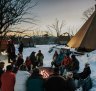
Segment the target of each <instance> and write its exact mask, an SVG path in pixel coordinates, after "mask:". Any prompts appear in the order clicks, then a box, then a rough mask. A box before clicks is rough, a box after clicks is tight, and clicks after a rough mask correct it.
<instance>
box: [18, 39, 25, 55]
mask: <svg viewBox="0 0 96 91" xmlns="http://www.w3.org/2000/svg"><path fill="white" fill-rule="evenodd" d="M23 47H24V44H23V42H22V41H21V42H20V44H19V48H18V51H19V53H20V54H22V52H23Z"/></svg>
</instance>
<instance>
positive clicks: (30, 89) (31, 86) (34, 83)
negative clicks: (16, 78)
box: [26, 76, 44, 91]
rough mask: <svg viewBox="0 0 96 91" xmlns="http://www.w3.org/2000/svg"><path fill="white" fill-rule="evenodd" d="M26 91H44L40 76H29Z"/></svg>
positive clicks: (42, 80)
mask: <svg viewBox="0 0 96 91" xmlns="http://www.w3.org/2000/svg"><path fill="white" fill-rule="evenodd" d="M26 86H27V91H44V79H43V78H42V77H40V76H33V77H32V76H31V77H29V78H28V80H27V83H26Z"/></svg>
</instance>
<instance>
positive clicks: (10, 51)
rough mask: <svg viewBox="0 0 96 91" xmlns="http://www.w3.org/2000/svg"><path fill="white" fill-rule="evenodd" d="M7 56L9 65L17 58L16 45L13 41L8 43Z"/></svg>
mask: <svg viewBox="0 0 96 91" xmlns="http://www.w3.org/2000/svg"><path fill="white" fill-rule="evenodd" d="M7 54H8V63H11V60H12V61H13V60H14V59H15V58H16V55H15V46H14V43H13V42H12V40H9V41H8V45H7Z"/></svg>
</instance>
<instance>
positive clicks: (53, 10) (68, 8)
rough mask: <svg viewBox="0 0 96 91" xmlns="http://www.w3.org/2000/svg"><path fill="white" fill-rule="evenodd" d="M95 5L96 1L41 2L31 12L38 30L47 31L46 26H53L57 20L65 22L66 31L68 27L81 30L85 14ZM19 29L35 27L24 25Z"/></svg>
mask: <svg viewBox="0 0 96 91" xmlns="http://www.w3.org/2000/svg"><path fill="white" fill-rule="evenodd" d="M95 3H96V2H95V0H41V1H40V2H39V4H38V5H37V6H36V7H35V8H34V9H32V10H31V12H32V15H33V16H36V19H37V20H38V21H37V22H36V24H37V25H35V27H36V28H39V29H40V30H47V28H46V26H47V25H52V24H53V23H54V21H55V19H56V18H57V19H58V20H60V21H62V20H64V22H65V26H64V31H67V29H68V27H74V28H76V29H79V28H80V27H81V25H82V24H83V23H84V21H83V20H82V14H83V12H84V11H85V10H87V9H88V8H90V7H92V6H94V5H95ZM29 17H32V16H31V15H30V16H29ZM19 27H21V28H22V29H29V28H31V27H34V25H32V24H26V23H22V24H20V25H19Z"/></svg>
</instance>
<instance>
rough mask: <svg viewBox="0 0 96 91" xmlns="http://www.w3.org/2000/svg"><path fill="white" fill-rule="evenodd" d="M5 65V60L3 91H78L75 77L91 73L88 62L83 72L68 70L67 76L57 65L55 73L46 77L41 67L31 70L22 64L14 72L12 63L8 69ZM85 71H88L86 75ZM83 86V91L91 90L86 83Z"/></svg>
mask: <svg viewBox="0 0 96 91" xmlns="http://www.w3.org/2000/svg"><path fill="white" fill-rule="evenodd" d="M4 65H5V63H4V62H0V89H1V91H76V89H78V87H77V86H76V84H75V81H74V79H77V78H78V77H80V78H82V79H85V78H86V77H88V76H89V75H90V74H91V70H90V67H89V65H88V64H86V65H85V66H86V67H85V68H84V71H83V72H81V73H78V74H73V73H72V72H67V73H66V75H65V76H62V75H60V73H59V68H58V67H56V68H53V73H52V74H50V75H49V76H48V77H47V78H46V79H45V78H43V75H41V73H40V69H39V68H34V69H32V71H31V72H29V71H28V69H27V67H26V65H25V64H22V65H20V67H19V68H18V70H17V72H14V68H13V67H12V65H7V66H6V70H4V69H3V68H4ZM88 72H89V73H88ZM85 73H87V74H86V76H85ZM81 82H82V81H81ZM82 84H83V83H82ZM82 87H83V90H82V91H89V90H88V89H86V88H85V86H84V84H83V85H82Z"/></svg>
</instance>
